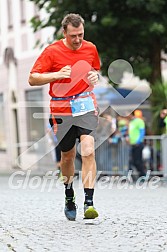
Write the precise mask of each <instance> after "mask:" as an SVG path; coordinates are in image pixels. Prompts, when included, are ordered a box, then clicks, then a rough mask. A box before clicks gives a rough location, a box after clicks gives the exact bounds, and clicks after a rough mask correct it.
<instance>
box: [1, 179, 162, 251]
mask: <svg viewBox="0 0 167 252" xmlns="http://www.w3.org/2000/svg"><path fill="white" fill-rule="evenodd" d="M23 181H24V183H22V182H23ZM35 182H41V183H42V180H40V179H39V178H37V177H36V181H35V178H34V179H33V177H32V178H29V181H28V180H27V181H25V177H22V176H20V177H17V178H15V179H14V180H12V179H11V178H10V179H9V177H5V176H2V177H0V199H1V207H0V251H2V252H7V251H14V252H31V251H33V252H45V251H51V252H57V251H60V252H63V251H67V252H71V251H77V252H80V251H82V252H87V251H89V252H94V251H99V252H107V251H112V252H119V251H120V252H123V251H125V252H137V251H142V252H144V251H148V252H159V251H167V185H165V184H161V183H159V184H158V186H157V188H156V189H150V188H149V186H146V188H144V189H143V188H140V189H139V188H136V187H135V186H131V187H128V188H127V189H125V188H123V187H122V189H121V188H118V187H117V186H116V185H115V186H112V188H111V186H110V185H109V183H108V184H106V186H104V184H103V187H105V188H103V189H102V188H101V187H102V182H101V187H100V186H99V184H98V183H97V184H96V190H95V200H94V204H95V207H96V208H97V209H98V211H99V218H98V219H96V220H91V221H85V220H83V200H84V195H83V190H82V188H81V181H80V180H75V182H74V188H75V192H76V203H77V205H78V214H77V219H76V221H75V222H70V221H68V220H67V219H66V218H65V216H64V212H63V211H64V187H63V185H61V183H60V182H59V184H58V185H59V186H57V183H55V182H56V181H54V184H52V186H51V184H50V181H48V182H47V183H46V186H44V184H37V183H36V184H35ZM11 183H12V185H13V188H12V187H11ZM19 183H20V184H19ZM21 183H22V184H21ZM26 183H27V184H26ZM31 187H33V188H31ZM35 187H36V188H35ZM132 187H133V188H132Z"/></svg>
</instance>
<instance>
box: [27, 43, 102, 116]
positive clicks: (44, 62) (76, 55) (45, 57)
mask: <svg viewBox="0 0 167 252" xmlns="http://www.w3.org/2000/svg"><path fill="white" fill-rule="evenodd" d="M66 65H70V66H71V67H72V72H71V78H70V79H61V80H56V81H54V82H51V83H50V90H49V94H50V96H51V97H67V96H72V95H76V94H80V93H82V92H87V91H92V89H93V86H92V85H89V82H88V80H87V74H88V72H89V71H90V70H92V69H95V70H99V69H100V60H99V56H98V52H97V49H96V46H95V45H94V44H92V43H91V42H88V41H86V40H83V42H82V46H81V47H80V48H79V49H78V50H71V49H69V48H68V47H66V46H65V45H64V43H63V40H62V39H61V40H59V41H56V42H55V43H53V44H51V45H49V46H48V47H46V48H45V50H44V51H43V52H42V53H41V55H40V56H39V57H38V59H37V60H36V62H35V64H34V66H33V68H32V70H31V73H35V72H37V73H47V72H57V71H59V70H60V69H61V68H62V67H64V66H66ZM93 99H94V100H95V97H93ZM56 104H57V106H56ZM61 104H62V106H63V107H61ZM56 107H57V109H56ZM67 111H68V112H70V114H71V110H70V109H69V106H68V101H51V112H52V113H61V114H62V113H63V114H64V113H66V112H67Z"/></svg>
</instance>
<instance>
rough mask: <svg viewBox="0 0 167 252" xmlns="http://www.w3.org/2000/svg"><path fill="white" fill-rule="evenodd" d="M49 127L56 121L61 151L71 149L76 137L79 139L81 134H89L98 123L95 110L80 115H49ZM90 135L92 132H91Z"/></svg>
mask: <svg viewBox="0 0 167 252" xmlns="http://www.w3.org/2000/svg"><path fill="white" fill-rule="evenodd" d="M49 122H50V125H51V127H52V128H53V127H55V125H54V124H55V122H56V123H57V125H56V128H57V131H56V137H57V139H58V144H59V146H60V148H61V151H63V152H66V151H69V150H71V149H72V148H73V147H74V145H75V143H76V139H77V138H78V139H79V141H80V136H81V135H89V134H90V133H91V132H92V131H94V130H95V129H96V127H97V124H98V116H97V115H95V112H94V111H93V112H89V113H87V114H84V115H81V116H76V117H72V116H54V118H53V115H51V116H50V119H49ZM91 135H92V134H91Z"/></svg>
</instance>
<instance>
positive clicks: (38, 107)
mask: <svg viewBox="0 0 167 252" xmlns="http://www.w3.org/2000/svg"><path fill="white" fill-rule="evenodd" d="M26 101H27V108H26V117H27V136H28V142H31V143H32V142H36V141H38V140H40V138H41V137H43V136H44V135H45V129H44V119H43V118H42V119H36V118H34V117H33V114H34V113H43V107H42V101H43V95H42V89H36V90H31V91H26Z"/></svg>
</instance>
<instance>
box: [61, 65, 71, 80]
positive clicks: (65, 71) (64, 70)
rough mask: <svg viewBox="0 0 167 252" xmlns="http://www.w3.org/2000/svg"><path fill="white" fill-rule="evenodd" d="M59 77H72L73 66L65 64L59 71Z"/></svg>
mask: <svg viewBox="0 0 167 252" xmlns="http://www.w3.org/2000/svg"><path fill="white" fill-rule="evenodd" d="M58 74H59V79H64V78H70V76H71V66H68V65H67V66H65V67H62V68H61V69H60V71H59V72H58Z"/></svg>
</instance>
